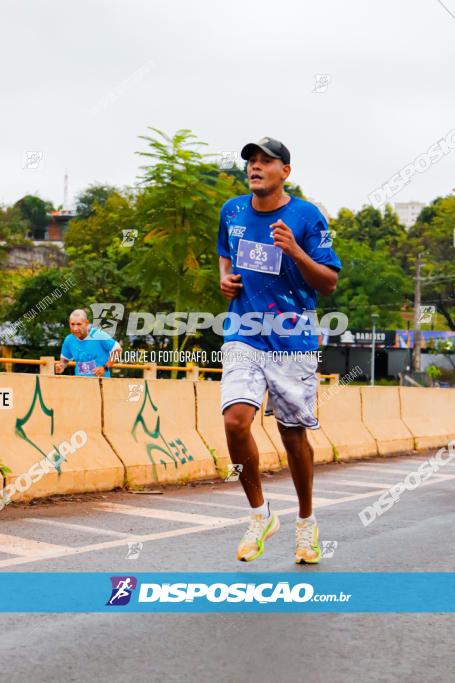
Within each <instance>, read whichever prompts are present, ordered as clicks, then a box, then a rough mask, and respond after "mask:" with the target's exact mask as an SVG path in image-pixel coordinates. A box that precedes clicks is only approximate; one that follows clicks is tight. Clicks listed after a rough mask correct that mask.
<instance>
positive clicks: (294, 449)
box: [278, 422, 314, 518]
mask: <svg viewBox="0 0 455 683" xmlns="http://www.w3.org/2000/svg"><path fill="white" fill-rule="evenodd" d="M278 429H279V430H280V434H281V439H282V441H283V444H284V447H285V449H286V453H287V456H288V463H289V469H290V470H291V475H292V481H293V482H294V486H295V490H296V492H297V497H298V499H299V515H300V517H302V518H306V517H309V516H310V515H311V514H312V511H313V506H312V502H313V458H314V452H313V448H312V447H311V445H310V443H309V441H308V438H307V435H306V429H305V428H304V427H284V426H283V425H281V424H280V423H279V422H278Z"/></svg>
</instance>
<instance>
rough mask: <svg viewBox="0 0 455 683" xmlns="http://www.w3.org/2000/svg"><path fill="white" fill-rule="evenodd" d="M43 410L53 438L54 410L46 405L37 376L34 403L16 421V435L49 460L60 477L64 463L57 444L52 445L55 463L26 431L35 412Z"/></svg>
mask: <svg viewBox="0 0 455 683" xmlns="http://www.w3.org/2000/svg"><path fill="white" fill-rule="evenodd" d="M39 409H41V412H42V413H43V414H44V415H45V416H46V417H47V418H49V420H50V425H49V435H50V436H51V437H52V435H53V433H54V409H53V408H48V407H47V406H46V404H45V403H44V398H43V393H42V391H41V385H40V381H39V375H37V376H36V383H35V390H34V392H33V398H32V402H31V404H30V407H29V409H28V410H27V412H26V414H25V415H24V417H20V418H19V417H18V418H17V419H16V434H17V436H18V437H19V438H21V439H24V441H26V442H27V443H28V444H30V446H32V447H33V448H35V449H36V450H37V451H38V452H39V453H41V455H42V456H43V457H44V458H46V460H49V462H50V463H51V464H52V465H53V466H54V467H55V469H56V470H57V472H58V474H59V475H60V474H61V472H62V470H61V465H60V463H61V462H62V458H61V456H60V452H59V449H58V447H57V446H56V445H55V444H52V447H53V452H52V457H53V461H52V460H51V459H50V458H49V453H45V451H44V450H43V449H42V448H40V447H39V446H38V444H36V443H35V442H34V441H33V440H32V439H30V437H29V436H28V435H27V432H26V430H25V426H26V424H27V422H28V421H29V420H30V419H31V418H32V416H33V415H35V411H36V410H39ZM63 459H64V458H63Z"/></svg>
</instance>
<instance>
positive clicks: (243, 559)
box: [237, 516, 281, 562]
mask: <svg viewBox="0 0 455 683" xmlns="http://www.w3.org/2000/svg"><path fill="white" fill-rule="evenodd" d="M275 519H276V523H275V524H274V525H273V526H271V527H270V529H269V530H268V531H267V533H266V535H265V536H264V538H263V539H262V545H261V547H260V548H259V550H258V552H257V553H256V555H253V557H239V556H238V555H237V559H238V560H239V561H240V562H253V560H257V558H258V557H260V556H261V555H262V554H263V552H264V547H265V542H266V540H267V539H268V538H270V536H273V534H276V532H277V531H279V529H280V526H281V524H280V518H279V517H277V516H275Z"/></svg>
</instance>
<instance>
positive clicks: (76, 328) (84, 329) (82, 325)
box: [70, 315, 89, 339]
mask: <svg viewBox="0 0 455 683" xmlns="http://www.w3.org/2000/svg"><path fill="white" fill-rule="evenodd" d="M88 326H89V321H88V320H84V319H83V318H80V317H79V316H76V315H72V316H71V317H70V330H71V332H72V333H73V334H74V336H75V337H77V338H78V339H84V338H85V337H86V336H87V334H88Z"/></svg>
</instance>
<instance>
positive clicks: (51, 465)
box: [0, 373, 124, 501]
mask: <svg viewBox="0 0 455 683" xmlns="http://www.w3.org/2000/svg"><path fill="white" fill-rule="evenodd" d="M0 386H2V387H10V388H12V389H13V392H14V394H13V408H12V409H9V410H0V429H1V434H2V448H1V455H0V460H1V462H2V464H4V465H6V466H7V467H9V468H10V469H11V473H10V474H8V475H7V476H6V477H5V486H8V485H10V484H13V483H14V484H15V487H16V489H17V493H16V494H15V495H13V496H12V500H15V501H18V500H24V501H25V500H30V499H31V498H37V497H42V496H48V495H54V494H67V493H78V492H84V491H85V492H89V491H109V490H111V489H113V488H116V487H119V486H122V485H123V474H124V469H123V466H122V463H121V462H120V460H119V459H118V458H117V456H116V455H115V453H114V452H113V451H112V449H111V448H110V446H109V444H108V443H107V442H106V440H105V439H104V438H103V436H102V434H101V396H100V389H99V382H98V380H88V379H86V378H82V377H81V378H79V377H50V376H49V377H48V376H39V375H28V374H17V373H11V374H9V373H5V374H3V373H2V374H1V375H0ZM84 434H85V435H86V442H85V443H83V442H84V441H85V436H84V437H83V436H82V435H84ZM73 437H74V441H73V443H74V444H76V445H80V447H78V448H74V447H73V448H72V449H71V450H69V449H67V446H66V443H68V444H70V445H71V442H72V438H73ZM65 442H66V443H65ZM82 443H83V445H81V444H82ZM58 451H60V454H61V456H62V461H61V462H59V455H58ZM71 451H72V452H71ZM43 458H44V462H45V465H46V467H45V470H44V472H42V476H41V477H39V470H40V469H41V470H42V469H43V468H42V467H41V468H39V467H38V463H39V462H40V461H42V460H43ZM32 466H35V467H34V471H33V474H28V472H29V469H30V468H31V467H32ZM37 467H38V470H37ZM17 477H19V479H17ZM30 484H31V485H30ZM21 489H22V490H21Z"/></svg>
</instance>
